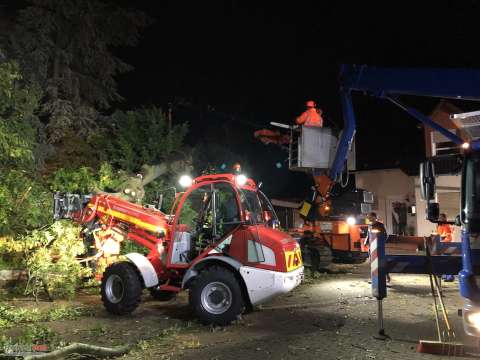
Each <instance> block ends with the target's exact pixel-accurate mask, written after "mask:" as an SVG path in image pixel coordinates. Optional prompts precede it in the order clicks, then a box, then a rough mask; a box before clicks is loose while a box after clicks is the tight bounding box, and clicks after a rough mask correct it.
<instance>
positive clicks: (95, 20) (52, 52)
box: [8, 0, 148, 152]
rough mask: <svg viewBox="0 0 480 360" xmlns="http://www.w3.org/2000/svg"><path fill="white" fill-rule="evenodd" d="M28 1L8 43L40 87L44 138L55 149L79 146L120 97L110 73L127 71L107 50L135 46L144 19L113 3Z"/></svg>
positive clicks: (142, 15) (126, 65)
mask: <svg viewBox="0 0 480 360" xmlns="http://www.w3.org/2000/svg"><path fill="white" fill-rule="evenodd" d="M28 3H29V4H28V6H27V7H26V8H24V9H22V10H20V11H19V13H18V17H17V21H16V25H15V27H14V30H13V31H12V33H11V36H9V44H8V45H9V49H10V55H11V56H12V57H14V58H15V59H17V60H18V61H19V63H20V65H21V67H22V70H23V74H24V77H25V79H26V80H27V81H29V82H31V83H35V84H38V85H39V86H40V88H42V89H44V94H43V97H42V100H41V108H40V117H41V119H42V121H43V123H44V125H45V130H46V134H47V141H48V143H49V144H53V145H55V146H56V147H57V148H62V147H66V146H67V143H75V144H77V145H78V144H81V143H82V141H79V139H82V140H87V141H86V143H89V142H91V140H92V138H91V136H92V134H95V133H96V132H97V131H98V113H99V112H100V111H105V110H107V109H109V107H110V106H111V104H112V103H114V102H116V101H119V100H121V99H122V97H121V96H120V94H119V93H118V90H117V83H116V80H115V76H116V75H118V74H120V73H123V72H126V71H129V70H131V66H129V65H128V64H126V63H125V62H123V61H122V60H121V59H120V58H118V57H117V56H115V55H114V53H113V52H112V51H113V50H114V49H115V48H118V47H122V46H133V45H135V44H136V42H137V40H138V38H139V32H140V30H141V29H142V28H143V27H145V26H146V25H147V23H148V19H147V17H146V16H145V15H144V14H143V13H141V12H139V11H136V10H129V9H124V8H121V7H119V6H118V5H117V4H115V3H114V2H113V1H112V2H108V1H100V0H29V1H28ZM84 144H85V143H84ZM79 151H80V152H88V151H89V149H80V150H79Z"/></svg>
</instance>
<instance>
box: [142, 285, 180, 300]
mask: <svg viewBox="0 0 480 360" xmlns="http://www.w3.org/2000/svg"><path fill="white" fill-rule="evenodd" d="M148 290H149V291H150V295H152V297H153V298H154V299H155V300H158V301H169V300H172V299H173V298H174V297H175V296H176V295H177V294H176V293H174V292H173V291H165V290H160V289H159V288H158V286H157V287H154V288H150V289H148Z"/></svg>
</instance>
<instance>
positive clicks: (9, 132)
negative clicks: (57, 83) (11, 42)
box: [0, 61, 39, 169]
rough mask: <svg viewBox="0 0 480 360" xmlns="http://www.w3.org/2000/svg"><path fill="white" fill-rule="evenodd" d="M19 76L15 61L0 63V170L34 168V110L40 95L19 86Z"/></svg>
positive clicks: (30, 89) (35, 124)
mask: <svg viewBox="0 0 480 360" xmlns="http://www.w3.org/2000/svg"><path fill="white" fill-rule="evenodd" d="M21 79H22V76H21V75H20V71H19V67H18V65H17V64H16V63H15V62H12V61H10V62H5V63H0V167H1V168H3V169H6V168H16V169H32V168H33V167H34V165H35V157H34V153H35V146H36V142H35V141H36V138H35V136H36V131H37V127H38V121H37V118H36V117H35V116H34V110H35V108H36V107H37V105H38V100H39V93H38V92H37V91H35V90H34V89H33V88H29V87H21V86H20V85H19V82H20V80H21Z"/></svg>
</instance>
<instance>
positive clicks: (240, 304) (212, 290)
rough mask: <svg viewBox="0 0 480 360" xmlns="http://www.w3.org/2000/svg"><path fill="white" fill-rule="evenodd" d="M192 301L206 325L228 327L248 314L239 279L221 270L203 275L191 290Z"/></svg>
mask: <svg viewBox="0 0 480 360" xmlns="http://www.w3.org/2000/svg"><path fill="white" fill-rule="evenodd" d="M188 300H189V303H190V307H191V308H192V310H193V312H194V313H195V315H196V316H197V317H198V318H199V319H200V320H201V321H202V322H205V323H209V324H215V325H228V324H229V323H231V322H232V321H234V320H236V319H237V317H238V316H239V315H240V314H241V313H242V312H243V311H244V308H245V306H244V299H243V295H242V289H241V287H240V284H239V283H238V280H237V279H236V277H235V275H234V274H233V273H232V272H231V271H229V270H227V269H225V268H224V267H220V266H212V267H210V268H208V269H206V270H204V271H202V272H201V273H200V274H199V275H198V276H197V277H196V278H195V279H194V280H193V282H192V285H191V286H190V291H189V296H188Z"/></svg>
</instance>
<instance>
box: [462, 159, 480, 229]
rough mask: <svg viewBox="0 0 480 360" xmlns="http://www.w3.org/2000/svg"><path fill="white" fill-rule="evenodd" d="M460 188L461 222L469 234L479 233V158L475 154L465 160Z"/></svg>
mask: <svg viewBox="0 0 480 360" xmlns="http://www.w3.org/2000/svg"><path fill="white" fill-rule="evenodd" d="M465 161H466V162H465V167H464V170H463V171H464V172H463V186H462V212H461V218H462V221H463V222H464V223H465V224H467V225H468V229H469V231H470V232H478V231H480V227H479V225H478V224H479V221H478V220H480V205H479V200H478V195H479V194H480V181H479V180H478V178H479V177H480V158H479V157H478V156H477V155H476V154H475V155H474V154H472V155H470V156H468V157H467V158H466V160H465Z"/></svg>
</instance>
